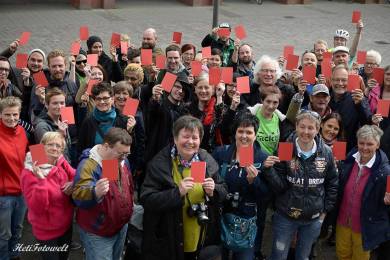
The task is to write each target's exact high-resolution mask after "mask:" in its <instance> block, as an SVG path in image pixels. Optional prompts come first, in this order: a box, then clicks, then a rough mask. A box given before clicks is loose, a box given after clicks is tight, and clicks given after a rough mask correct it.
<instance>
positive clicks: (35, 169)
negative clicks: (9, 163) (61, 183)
mask: <svg viewBox="0 0 390 260" xmlns="http://www.w3.org/2000/svg"><path fill="white" fill-rule="evenodd" d="M32 173H33V174H34V175H35V177H37V178H38V179H44V178H45V175H43V172H42V170H41V168H39V167H38V166H37V162H36V161H35V162H34V163H33V165H32Z"/></svg>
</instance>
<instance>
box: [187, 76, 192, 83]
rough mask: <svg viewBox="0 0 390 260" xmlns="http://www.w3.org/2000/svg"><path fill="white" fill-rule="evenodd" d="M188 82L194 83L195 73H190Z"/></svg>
mask: <svg viewBox="0 0 390 260" xmlns="http://www.w3.org/2000/svg"><path fill="white" fill-rule="evenodd" d="M187 79H188V83H190V84H193V83H194V75H192V74H190V75H189V76H188V77H187Z"/></svg>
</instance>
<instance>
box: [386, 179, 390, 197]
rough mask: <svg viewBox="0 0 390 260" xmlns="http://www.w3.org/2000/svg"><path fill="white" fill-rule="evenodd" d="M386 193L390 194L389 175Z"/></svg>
mask: <svg viewBox="0 0 390 260" xmlns="http://www.w3.org/2000/svg"><path fill="white" fill-rule="evenodd" d="M386 192H387V193H390V175H387V183H386Z"/></svg>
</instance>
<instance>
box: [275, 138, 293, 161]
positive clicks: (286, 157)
mask: <svg viewBox="0 0 390 260" xmlns="http://www.w3.org/2000/svg"><path fill="white" fill-rule="evenodd" d="M293 148H294V146H293V143H286V142H280V143H279V148H278V157H279V160H281V161H291V159H292V154H293Z"/></svg>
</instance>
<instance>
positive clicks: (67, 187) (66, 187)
mask: <svg viewBox="0 0 390 260" xmlns="http://www.w3.org/2000/svg"><path fill="white" fill-rule="evenodd" d="M61 190H62V192H63V193H64V194H66V195H68V196H69V195H71V194H72V192H73V182H71V181H68V182H66V183H65V184H64V185H63V186H62V187H61Z"/></svg>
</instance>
